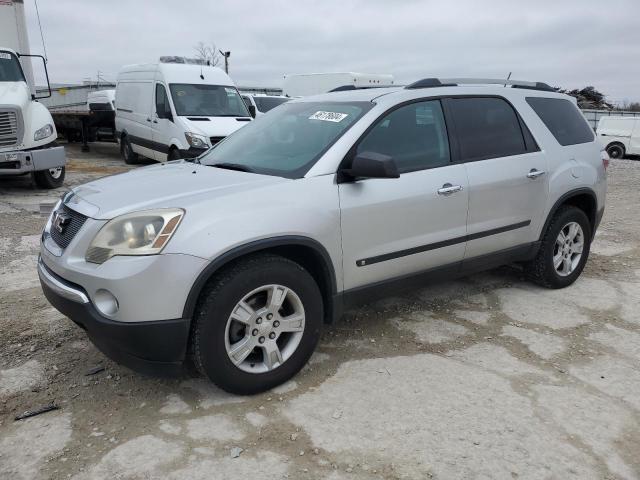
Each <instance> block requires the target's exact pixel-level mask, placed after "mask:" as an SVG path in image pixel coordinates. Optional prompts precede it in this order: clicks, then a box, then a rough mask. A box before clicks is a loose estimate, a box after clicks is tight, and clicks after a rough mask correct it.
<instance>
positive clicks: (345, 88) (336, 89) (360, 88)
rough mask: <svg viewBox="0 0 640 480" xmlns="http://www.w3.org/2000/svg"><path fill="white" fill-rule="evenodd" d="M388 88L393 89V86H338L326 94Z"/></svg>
mask: <svg viewBox="0 0 640 480" xmlns="http://www.w3.org/2000/svg"><path fill="white" fill-rule="evenodd" d="M388 87H395V85H365V86H362V87H356V86H355V85H340V86H339V87H336V88H332V89H331V90H329V91H328V92H327V93H333V92H346V91H348V90H369V89H371V88H388Z"/></svg>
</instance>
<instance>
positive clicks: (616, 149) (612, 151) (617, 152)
mask: <svg viewBox="0 0 640 480" xmlns="http://www.w3.org/2000/svg"><path fill="white" fill-rule="evenodd" d="M607 153H608V154H609V158H623V157H624V147H623V146H622V145H620V144H617V143H614V144H613V145H609V146H608V147H607Z"/></svg>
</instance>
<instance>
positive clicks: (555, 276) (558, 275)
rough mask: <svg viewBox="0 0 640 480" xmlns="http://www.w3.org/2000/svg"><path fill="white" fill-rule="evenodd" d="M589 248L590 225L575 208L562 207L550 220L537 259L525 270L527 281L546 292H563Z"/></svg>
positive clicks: (580, 268)
mask: <svg viewBox="0 0 640 480" xmlns="http://www.w3.org/2000/svg"><path fill="white" fill-rule="evenodd" d="M590 248H591V224H590V223H589V219H588V218H587V215H586V214H585V213H584V212H583V211H582V210H580V209H579V208H577V207H574V206H571V205H565V206H563V207H560V208H559V209H558V211H557V212H556V214H555V215H554V216H553V219H552V220H551V223H550V224H549V226H548V227H547V231H546V232H545V234H544V237H543V239H542V243H541V245H540V249H539V250H538V255H537V256H536V258H535V259H534V260H533V261H531V262H530V263H529V264H527V265H526V266H525V270H526V272H527V274H528V276H529V278H530V279H531V280H532V281H533V282H535V283H537V284H538V285H541V286H543V287H547V288H563V287H567V286H569V285H571V284H572V283H573V282H575V281H576V280H577V278H578V277H579V276H580V273H581V272H582V269H583V268H584V266H585V264H586V263H587V258H588V257H589V250H590Z"/></svg>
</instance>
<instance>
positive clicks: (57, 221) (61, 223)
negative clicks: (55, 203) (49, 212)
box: [52, 210, 71, 234]
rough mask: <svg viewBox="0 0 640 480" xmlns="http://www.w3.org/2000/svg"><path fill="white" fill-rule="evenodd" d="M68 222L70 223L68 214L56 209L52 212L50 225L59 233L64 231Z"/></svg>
mask: <svg viewBox="0 0 640 480" xmlns="http://www.w3.org/2000/svg"><path fill="white" fill-rule="evenodd" d="M69 223H71V217H70V216H69V215H68V214H66V213H65V212H60V211H57V210H56V211H55V212H54V214H53V221H52V225H53V228H55V229H56V230H57V231H58V232H59V233H60V234H63V233H64V231H65V229H66V228H67V225H69Z"/></svg>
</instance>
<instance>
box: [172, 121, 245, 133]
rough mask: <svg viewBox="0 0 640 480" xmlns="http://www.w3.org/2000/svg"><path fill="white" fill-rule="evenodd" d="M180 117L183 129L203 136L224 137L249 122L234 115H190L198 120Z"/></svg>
mask: <svg viewBox="0 0 640 480" xmlns="http://www.w3.org/2000/svg"><path fill="white" fill-rule="evenodd" d="M180 118H181V120H182V121H183V122H184V124H185V131H187V132H193V133H198V134H200V135H204V136H205V137H226V136H227V135H231V134H232V133H233V132H235V131H236V130H238V129H239V128H241V127H244V126H245V125H246V124H247V123H249V122H248V121H245V120H236V117H192V118H198V120H189V118H190V117H180ZM205 119H206V120H205Z"/></svg>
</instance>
